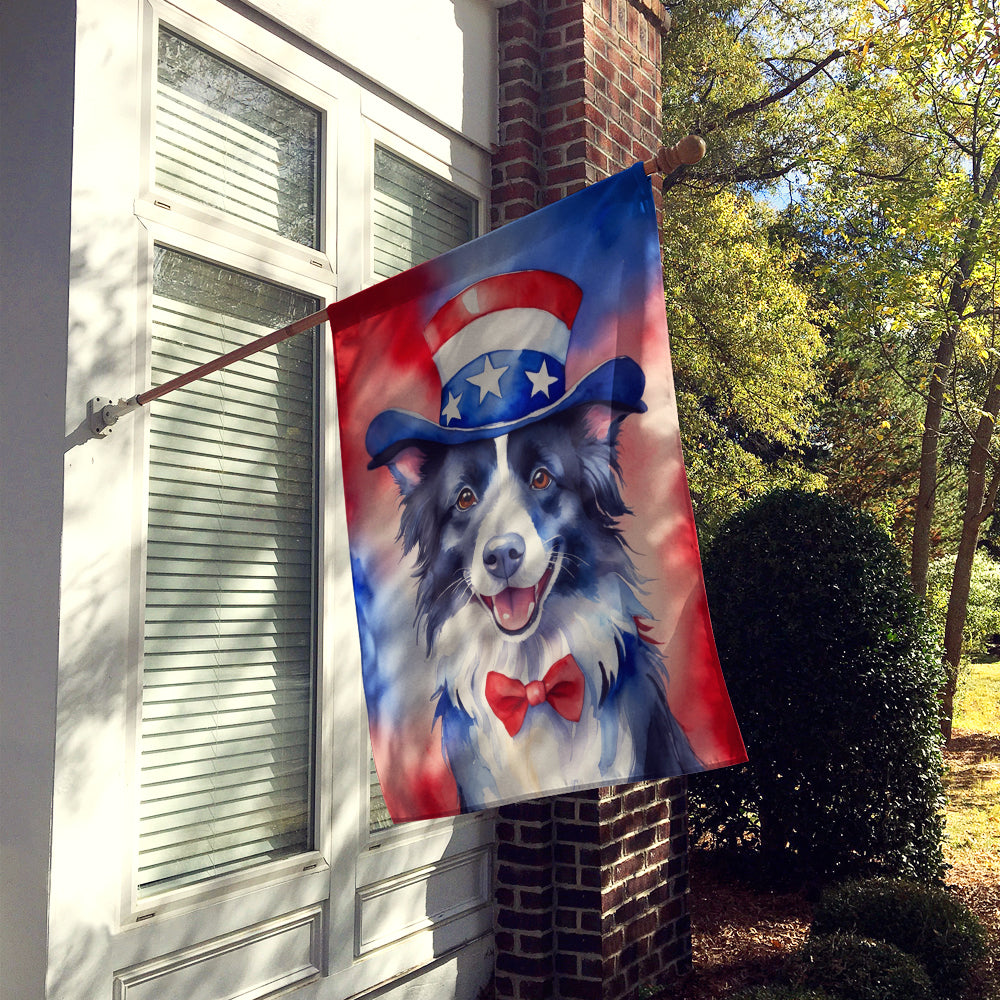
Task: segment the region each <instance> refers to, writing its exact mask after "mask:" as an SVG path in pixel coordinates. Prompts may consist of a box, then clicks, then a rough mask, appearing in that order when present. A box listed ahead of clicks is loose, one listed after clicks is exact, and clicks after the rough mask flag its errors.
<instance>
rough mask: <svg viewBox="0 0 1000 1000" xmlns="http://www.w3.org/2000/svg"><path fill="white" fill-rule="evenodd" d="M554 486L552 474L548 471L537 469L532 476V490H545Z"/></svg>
mask: <svg viewBox="0 0 1000 1000" xmlns="http://www.w3.org/2000/svg"><path fill="white" fill-rule="evenodd" d="M551 484H552V473H551V472H549V470H548V469H535V471H534V473H533V474H532V476H531V488H532V489H533V490H544V489H548V487H549V486H550V485H551Z"/></svg>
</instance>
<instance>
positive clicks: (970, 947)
mask: <svg viewBox="0 0 1000 1000" xmlns="http://www.w3.org/2000/svg"><path fill="white" fill-rule="evenodd" d="M842 932H850V933H853V934H860V935H861V936H863V937H868V938H877V939H878V940H880V941H887V942H888V943H889V944H893V945H895V946H896V947H897V948H899V949H901V950H902V951H905V952H906V953H907V954H909V955H912V956H913V957H914V958H916V959H918V960H919V961H920V962H921V963H922V964H923V966H924V968H925V969H926V970H927V974H928V975H929V976H930V978H931V982H932V983H933V984H934V987H935V989H936V990H937V992H938V994H939V995H940V996H943V997H960V996H961V995H962V992H963V990H964V988H965V985H966V983H967V982H968V980H969V974H970V973H971V972H972V970H973V968H974V967H975V965H976V963H978V962H979V961H981V960H982V959H983V958H985V957H986V953H987V945H986V933H985V930H984V929H983V926H982V924H981V923H980V922H979V920H978V919H977V918H976V916H975V915H974V914H973V913H972V912H971V911H970V910H969V909H968V907H967V906H965V905H964V904H963V903H962V902H961V901H959V900H957V899H955V897H954V896H952V895H951V894H950V893H949V892H948V891H947V890H946V889H942V888H939V887H936V886H923V885H918V884H916V883H914V882H910V881H908V880H905V879H884V878H883V879H868V880H866V881H864V882H849V883H846V884H844V885H840V886H832V887H830V888H828V889H827V890H826V891H825V892H824V893H823V895H822V897H821V898H820V901H819V903H817V905H816V908H815V912H814V915H813V927H812V933H813V934H816V935H822V934H836V933H842Z"/></svg>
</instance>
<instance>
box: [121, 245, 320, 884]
mask: <svg viewBox="0 0 1000 1000" xmlns="http://www.w3.org/2000/svg"><path fill="white" fill-rule="evenodd" d="M317 308H318V305H317V302H316V301H315V299H312V298H310V297H308V296H305V295H301V294H299V293H297V292H294V291H290V290H289V289H286V288H282V287H279V286H277V285H273V284H270V283H268V282H264V281H261V280H259V279H256V278H253V277H250V276H247V275H244V274H240V273H238V272H235V271H231V270H227V269H226V268H222V267H218V266H216V265H214V264H209V263H206V262H205V261H202V260H198V259H196V258H194V257H189V256H187V255H184V254H180V253H177V252H175V251H172V250H167V249H163V248H159V247H158V248H157V249H156V257H155V264H154V282H153V362H152V382H153V384H154V385H159V384H162V383H163V382H165V381H167V380H168V379H169V378H172V377H173V376H175V375H178V374H181V373H183V372H186V371H189V370H190V369H191V368H194V367H195V366H197V365H199V364H201V363H203V362H205V361H208V360H210V359H212V358H215V357H218V356H219V355H221V354H225V353H226V352H227V351H230V350H232V349H233V348H235V347H238V346H240V345H241V344H243V343H246V342H248V341H250V340H253V339H255V338H257V337H259V336H261V335H263V334H265V333H268V332H270V331H271V330H273V329H277V328H279V327H281V326H284V325H286V324H287V323H289V322H291V321H292V320H294V319H298V318H299V317H301V316H303V315H307V314H309V313H310V312H314V311H315V310H316V309H317ZM315 336H316V332H315V331H311V332H309V333H304V334H300V335H299V336H297V337H293V338H291V339H289V340H286V341H284V342H283V343H281V344H277V345H275V346H273V347H271V348H269V349H268V350H266V351H262V352H261V353H259V354H256V355H253V356H252V357H250V358H246V359H244V360H243V361H240V362H237V363H236V364H234V365H232V366H230V367H229V368H226V369H224V370H223V371H220V372H217V373H215V374H213V375H209V376H206V377H205V378H203V379H200V380H199V381H196V382H193V383H191V384H190V385H188V386H186V387H184V388H182V389H178V390H175V391H174V392H172V393H170V394H169V395H167V396H165V397H164V398H163V399H161V400H156V401H155V402H153V403H152V404H151V405H150V414H149V421H150V459H149V461H150V472H149V515H148V517H149V525H148V550H147V568H146V618H145V620H146V624H145V637H144V648H143V673H142V691H143V693H142V732H141V738H140V753H141V813H140V831H139V886H140V892H141V893H143V894H149V893H150V892H152V891H158V890H161V889H164V888H174V887H176V886H180V885H186V884H189V883H192V882H198V881H201V880H203V879H206V878H209V877H211V876H214V875H219V874H223V873H226V872H232V871H240V870H242V869H245V868H248V867H251V866H253V865H257V864H260V863H262V862H265V861H269V860H273V859H276V858H280V857H283V856H285V855H288V854H293V853H298V852H301V851H304V850H308V849H310V848H311V846H312V832H311V817H312V793H311V790H312V784H313V782H312V743H313V741H312V731H313V703H314V692H315V683H314V676H315V671H314V662H315V657H314V637H313V617H314V604H315V602H314V578H315V572H314V559H315V528H314V524H315V506H316V500H315V496H316V490H315V474H314V457H313V456H314V438H315V427H316V416H315V405H316V400H315V392H314V385H315V362H314V350H315V342H316V341H315Z"/></svg>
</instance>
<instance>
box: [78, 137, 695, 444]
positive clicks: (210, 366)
mask: <svg viewBox="0 0 1000 1000" xmlns="http://www.w3.org/2000/svg"><path fill="white" fill-rule="evenodd" d="M704 155H705V140H704V139H702V138H701V136H697V135H688V136H685V137H684V138H683V139H681V140H680V142H677V143H675V144H674V145H673V146H661V147H660V148H659V149H658V150H657V151H656V155H655V156H653V157H651V158H650V159H648V160H644V161H643V164H642V166H643V169H644V170H645V171H646V174H647V175H648V174H656V173H660V174H664V175H666V174H669V173H673V171H674V170H676V169H677V168H678V167H680V166H682V165H685V164H687V165H692V164H695V163H697V162H698V161H699V160H700V159H701V158H702V157H703V156H704ZM329 318H330V310H329V307H328V308H325V309H320V310H319V311H318V312H314V313H311V314H310V315H309V316H303V317H302V319H297V320H295V322H293V323H289V324H288V326H283V327H282V328H281V329H280V330H275V331H274V332H273V333H268V334H265V335H264V336H263V337H258V338H257V339H256V340H253V341H251V342H250V343H248V344H244V345H243V346H242V347H237V348H236V349H235V350H233V351H230V352H229V353H228V354H223V355H221V356H220V357H218V358H215V359H214V360H212V361H207V362H206V363H205V364H203V365H199V366H198V367H197V368H192V369H191V371H189V372H185V373H184V374H183V375H178V376H176V378H172V379H170V381H168V382H164V383H163V384H162V385H158V386H155V387H154V388H152V389H146V390H145V391H143V392H140V393H136V395H134V396H130V397H129V398H128V399H119V400H118V401H117V402H115V401H113V400H111V399H106V398H104V397H102V396H94V398H93V399H90V400H88V401H87V422H88V424H89V426H90V432H91V434H93V435H94V437H106V436H107V435H108V434H110V433H111V428H112V427H113V426H114V425H115V424H116V423H117V422H118V418H119V417H122V416H124V415H125V414H126V413H131V412H132V411H133V410H137V409H139V407H140V406H145V405H146V404H147V403H151V402H152V401H153V400H154V399H159V398H160V397H161V396H166V395H167V393H169V392H173V391H174V390H175V389H180V388H182V387H183V386H185V385H188V384H189V383H191V382H195V381H197V380H198V379H200V378H204V377H205V376H206V375H211V374H212V373H213V372H217V371H220V370H221V369H223V368H226V367H228V366H229V365H231V364H233V363H234V362H236V361H242V360H243V359H244V358H248V357H250V356H251V355H253V354H256V353H257V352H258V351H263V350H266V349H267V348H268V347H273V346H274V345H275V344H280V343H281V341H283V340H288V339H289V338H290V337H294V336H296V335H297V334H300V333H304V332H305V331H306V330H311V329H312V328H313V327H314V326H317V325H319V324H320V323H322V322H324V321H326V320H327V319H329Z"/></svg>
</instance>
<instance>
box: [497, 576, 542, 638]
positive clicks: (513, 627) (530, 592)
mask: <svg viewBox="0 0 1000 1000" xmlns="http://www.w3.org/2000/svg"><path fill="white" fill-rule="evenodd" d="M534 610H535V588H534V587H508V588H507V589H506V590H504V591H501V592H500V593H499V594H497V595H496V596H495V597H494V598H493V614H494V616H495V617H496V620H497V624H498V625H499V626H500V628H502V629H505V630H506V631H508V632H516V631H518V629H522V628H524V626H525V625H527V624H528V622H529V621H531V615H532V612H533V611H534Z"/></svg>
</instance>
